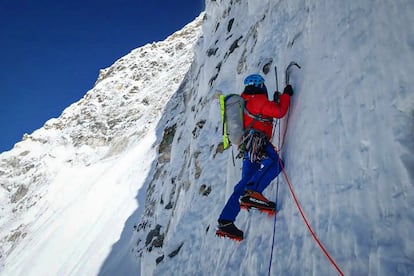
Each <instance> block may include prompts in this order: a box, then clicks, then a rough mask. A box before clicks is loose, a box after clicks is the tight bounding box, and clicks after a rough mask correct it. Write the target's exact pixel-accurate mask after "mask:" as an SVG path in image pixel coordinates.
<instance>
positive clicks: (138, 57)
mask: <svg viewBox="0 0 414 276" xmlns="http://www.w3.org/2000/svg"><path fill="white" fill-rule="evenodd" d="M201 21H202V17H200V18H198V19H196V20H195V21H194V22H192V23H191V24H189V25H188V26H186V27H185V28H183V29H182V30H181V31H178V32H176V33H175V34H173V35H171V36H170V37H168V38H167V39H166V40H165V41H162V42H158V43H152V44H148V45H145V46H143V47H141V48H138V49H136V50H134V51H132V52H131V53H130V54H128V55H126V56H125V57H123V58H121V59H119V60H118V61H116V62H115V64H114V65H112V66H111V67H109V68H107V69H105V70H101V72H100V75H99V78H98V80H97V82H96V84H95V87H94V88H93V89H91V90H90V91H89V92H88V93H87V94H86V95H85V96H84V97H83V99H81V100H80V101H79V102H77V103H74V104H73V105H71V106H70V107H68V108H67V109H66V110H65V111H64V112H63V113H62V115H61V116H60V117H59V118H56V119H51V120H49V121H47V122H46V123H45V125H44V127H42V128H41V129H39V130H37V131H35V132H34V133H32V134H30V135H25V137H24V138H23V141H22V142H20V143H17V144H16V145H15V147H14V148H13V150H11V151H9V152H5V153H3V154H1V155H0V184H1V186H0V208H1V209H0V212H1V215H0V274H1V275H68V274H72V275H94V274H97V273H99V270H100V268H101V266H102V264H103V263H104V261H105V259H106V257H107V256H108V255H109V254H110V251H111V246H112V245H113V244H114V243H115V242H116V241H117V240H118V239H119V238H120V236H121V234H122V235H124V234H123V230H124V228H125V229H128V230H129V231H128V232H126V233H127V235H128V234H129V236H130V235H131V233H132V231H133V225H134V222H135V221H136V220H138V217H139V212H140V211H141V209H142V206H140V205H143V203H144V197H145V176H146V175H147V174H148V172H149V171H150V170H151V169H152V168H151V166H152V165H153V164H152V161H153V160H154V158H155V155H156V145H157V144H158V143H159V142H157V133H156V126H157V123H158V121H159V119H160V116H161V114H162V113H163V112H166V111H165V110H164V108H165V104H166V102H167V101H168V100H169V99H170V97H171V95H172V94H173V93H174V92H175V91H176V90H177V88H178V87H179V85H180V84H181V82H182V80H183V78H184V76H185V74H186V73H187V71H188V69H189V66H190V64H191V62H192V60H193V53H194V51H193V46H194V43H195V42H196V41H197V39H198V37H199V34H200V25H201ZM140 207H141V209H139V208H140ZM137 208H138V209H137ZM129 217H131V218H129ZM126 250H127V251H126V252H125V253H128V249H126ZM130 259H131V258H130V257H129V256H128V255H127V254H126V256H125V258H123V260H124V262H123V267H124V269H133V270H135V271H136V270H139V263H138V262H137V261H136V260H132V259H131V262H129V263H128V260H130ZM126 264H128V265H126Z"/></svg>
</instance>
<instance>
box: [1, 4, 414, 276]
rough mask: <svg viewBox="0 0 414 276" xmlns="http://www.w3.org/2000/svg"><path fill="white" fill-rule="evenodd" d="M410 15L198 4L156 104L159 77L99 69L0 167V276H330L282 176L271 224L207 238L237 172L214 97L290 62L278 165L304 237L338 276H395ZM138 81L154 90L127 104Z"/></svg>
mask: <svg viewBox="0 0 414 276" xmlns="http://www.w3.org/2000/svg"><path fill="white" fill-rule="evenodd" d="M413 10H414V3H413V2H412V1H409V0H405V1H404V0H403V1H397V2H395V1H394V2H392V1H371V0H362V1H352V3H351V2H349V1H340V0H334V1H329V2H327V1H316V0H315V1H305V0H293V1H285V0H279V1H272V0H261V1H253V0H246V1H240V0H211V1H210V0H207V1H206V11H205V14H204V20H203V25H202V34H201V37H200V39H199V40H198V42H197V43H196V45H195V48H194V60H193V62H192V64H191V67H190V68H189V70H188V67H186V66H184V65H183V66H177V64H173V63H178V62H183V63H184V64H187V63H186V62H184V61H183V59H186V58H188V59H190V60H191V57H192V53H191V45H192V42H191V41H194V40H195V39H196V36H195V35H193V34H191V33H188V32H189V31H184V33H183V35H184V34H187V35H189V37H191V39H190V38H187V39H188V40H189V41H188V43H186V42H184V44H182V46H181V50H183V51H182V52H180V53H181V54H182V55H183V56H184V57H186V58H184V57H183V58H178V56H176V58H175V59H174V58H172V60H171V62H172V63H168V62H167V64H168V66H172V68H175V69H178V68H180V70H182V71H180V72H181V77H178V78H177V81H176V82H175V83H176V86H175V87H174V88H173V89H172V90H171V91H170V92H171V94H169V95H171V97H170V96H168V95H166V98H164V99H161V98H160V97H161V95H163V93H161V94H160V93H155V92H153V91H154V90H153V89H158V88H159V89H161V90H164V89H165V87H171V86H170V85H165V84H166V83H167V82H169V81H171V76H172V75H167V74H166V75H163V74H162V73H159V75H152V70H145V71H144V72H147V73H148V74H149V75H145V76H143V77H142V78H139V79H134V74H133V73H131V72H140V73H139V74H144V72H142V71H140V70H138V69H137V68H134V67H133V66H134V64H139V63H138V62H137V61H136V60H134V61H132V62H131V63H129V62H128V63H127V64H128V65H126V64H122V63H116V64H115V65H114V66H112V67H110V69H108V70H106V71H105V72H102V73H101V77H100V78H99V80H98V83H97V85H96V87H95V88H94V89H93V90H91V91H90V92H89V93H88V94H87V95H86V96H85V99H83V100H82V101H81V102H80V103H77V104H74V105H73V106H71V107H69V108H68V109H67V110H66V111H65V112H64V113H63V114H62V116H61V117H60V118H58V119H52V120H51V121H49V122H48V123H46V125H45V127H44V128H43V129H41V130H39V131H37V132H35V133H33V134H32V135H30V136H27V137H26V140H25V141H23V142H21V143H19V144H17V145H16V147H15V149H13V150H12V151H10V152H7V153H4V154H2V155H1V156H0V159H1V161H0V162H1V167H0V170H1V171H0V177H1V181H2V182H1V184H2V187H3V188H5V189H2V188H0V193H1V194H0V196H1V197H2V199H1V208H2V209H1V212H2V214H3V213H4V214H5V216H3V215H2V216H1V218H0V223H1V224H0V227H1V228H0V234H1V237H0V239H1V241H2V257H1V258H2V259H1V262H2V265H3V266H2V267H1V268H0V269H1V270H0V274H5V275H9V274H12V275H14V274H17V275H19V273H20V274H24V275H26V274H30V273H31V274H33V275H44V273H43V272H49V273H51V274H58V275H80V274H83V275H84V274H87V275H90V274H97V273H100V274H101V275H117V274H120V275H136V274H139V273H140V274H141V275H267V274H271V275H335V274H337V271H336V270H335V268H334V267H333V266H332V265H331V264H330V263H329V261H328V260H327V259H326V258H325V256H324V254H323V253H322V252H321V250H320V249H319V248H318V247H317V245H316V244H315V242H314V240H313V239H312V237H311V235H310V234H309V232H308V230H307V228H306V226H305V225H304V223H303V221H302V219H301V216H300V215H299V213H298V211H297V209H296V205H295V203H294V201H293V200H292V196H291V195H290V193H289V190H288V187H287V183H286V180H285V178H284V177H283V176H279V189H278V191H279V192H278V194H277V204H278V209H279V212H278V215H277V217H276V221H275V220H274V219H273V218H269V217H267V216H266V215H262V214H260V213H257V212H250V213H247V212H244V211H242V212H241V213H240V215H239V216H238V218H237V221H236V225H238V226H239V227H240V228H241V229H243V230H244V232H245V240H244V241H243V242H241V243H235V242H234V241H230V240H227V239H219V238H217V237H216V236H215V227H216V220H217V217H218V215H219V214H220V211H221V208H222V207H223V205H224V203H225V201H226V200H227V197H228V196H229V195H230V193H231V192H232V189H233V186H234V184H235V183H236V182H237V181H238V179H239V177H240V160H238V159H236V160H235V164H234V165H233V161H232V154H231V151H224V152H223V151H222V146H221V123H220V116H219V106H218V102H217V100H216V99H215V92H216V90H221V91H223V92H224V93H239V92H240V91H241V90H242V88H243V87H242V83H243V78H244V77H245V76H246V75H247V74H250V73H261V74H262V75H263V76H264V77H265V79H266V81H267V87H268V89H269V90H270V91H272V89H274V88H275V76H274V71H273V70H274V66H276V65H277V66H278V69H279V70H278V71H279V87H280V88H281V87H282V85H283V82H282V80H283V78H284V72H283V69H284V67H285V66H286V65H287V64H288V63H289V62H290V61H291V60H295V61H296V62H298V63H299V64H300V65H301V66H302V69H301V70H295V71H293V74H292V76H291V81H292V84H293V86H294V89H295V95H294V96H293V99H292V105H291V110H290V116H289V126H288V129H287V133H286V138H285V142H284V147H283V158H284V162H285V165H286V172H287V174H288V176H289V178H290V180H291V183H292V184H293V187H294V189H295V192H296V196H297V198H298V199H299V201H300V203H301V206H302V208H303V210H304V212H305V214H306V215H307V217H308V219H309V222H310V224H311V226H312V228H313V229H314V231H315V233H316V234H317V235H318V237H319V239H320V240H321V242H322V243H323V244H324V245H325V247H326V248H327V250H328V251H329V253H330V254H331V256H332V258H333V259H334V260H335V261H336V263H337V264H338V266H339V267H340V269H341V270H342V271H343V272H344V273H345V274H346V275H413V274H414V250H413V248H414V238H413V237H412V235H411V233H410V232H411V231H412V229H414V215H413V212H412V208H413V206H414V191H413V183H414V157H413V156H414V155H413V153H414V139H413V134H414V93H413V92H412V87H414V78H413V77H412V76H411V75H412V72H414V70H413V69H414V17H413V16H412V11H413ZM194 24H197V23H194ZM156 45H158V44H156ZM146 47H148V48H147V50H148V51H149V49H150V48H152V47H154V46H153V45H152V46H151V45H147V46H146ZM177 47H178V46H177ZM177 47H174V48H177ZM183 47H184V48H183ZM186 47H188V48H186ZM178 48H180V47H178ZM143 49H145V47H144V48H140V49H138V50H137V52H135V53H137V55H138V56H137V57H136V58H138V57H142V58H143V60H142V62H146V58H148V57H153V56H154V55H152V54H151V52H148V55H147V57H145V56H144V54H143V53H144V52H145V50H143ZM138 52H139V53H138ZM133 53H134V52H133ZM161 56H164V55H161ZM122 60H123V61H124V62H127V60H128V58H127V57H125V58H123V59H121V60H120V61H122ZM158 61H159V60H158V59H157V62H158ZM160 64H161V63H160ZM130 66H132V67H130ZM137 66H138V68H139V67H140V66H139V65H137ZM164 67H165V66H163V65H162V68H164ZM175 69H171V70H175ZM135 70H136V71H135ZM187 70H188V71H187ZM128 72H129V73H131V74H129V73H128ZM162 72H165V71H162ZM184 74H185V76H184ZM161 76H165V78H161ZM174 76H175V75H174ZM116 80H120V81H116ZM145 80H146V81H145ZM131 83H132V84H131ZM138 83H142V84H143V85H144V84H145V85H148V84H151V85H152V84H153V85H154V86H151V85H149V87H147V86H143V87H142V89H138V91H141V90H142V93H141V92H140V93H134V92H132V91H135V90H134V89H133V87H134V86H135V85H138ZM178 85H179V87H178ZM177 87H178V89H176V88H177ZM147 88H148V89H147ZM116 90H118V91H120V92H119V93H116V92H115V91H116ZM93 91H96V92H93ZM144 91H145V92H144ZM157 91H160V90H157ZM125 97H126V98H125ZM129 97H131V98H129ZM129 101H132V102H129ZM84 102H86V103H88V106H87V107H86V106H85V105H84V104H82V103H84ZM83 107H84V108H83ZM141 108H144V109H145V110H146V112H141ZM148 109H149V110H151V111H149V110H148ZM68 110H69V111H70V112H69V113H68ZM149 112H153V113H154V114H156V115H155V116H149V115H148V114H149ZM65 114H66V115H65ZM105 114H107V115H105ZM158 115H159V116H158ZM65 118H68V119H65ZM140 118H142V121H139V120H140ZM151 119H152V120H151ZM113 120H114V121H113ZM278 123H280V124H281V125H282V129H283V126H285V125H286V120H281V122H278ZM111 126H112V127H111ZM69 130H70V131H69ZM67 131H69V132H67ZM46 133H47V134H46ZM273 142H274V144H275V145H278V144H280V143H281V141H279V139H278V135H277V134H276V135H275V138H274V141H273ZM32 164H36V166H35V167H33V165H32ZM3 183H6V184H4V185H3ZM19 184H23V185H19ZM276 184H277V181H274V183H273V185H271V186H270V187H269V188H268V189H267V190H266V191H265V195H266V196H267V197H269V198H270V199H276V190H277V189H276ZM19 187H21V188H19ZM9 198H10V199H9ZM4 199H6V200H7V201H5V200H4ZM144 201H145V205H144ZM30 206H31V207H30ZM274 226H275V232H274V233H275V234H274V243H273V242H272V241H273V228H274ZM67 228H69V229H67ZM111 246H112V247H111ZM130 253H131V254H130ZM52 256H53V257H52ZM47 260H49V261H48V262H46V261H47ZM51 260H53V261H51ZM51 262H53V264H54V265H51ZM48 266H51V267H48ZM42 273H43V274H42Z"/></svg>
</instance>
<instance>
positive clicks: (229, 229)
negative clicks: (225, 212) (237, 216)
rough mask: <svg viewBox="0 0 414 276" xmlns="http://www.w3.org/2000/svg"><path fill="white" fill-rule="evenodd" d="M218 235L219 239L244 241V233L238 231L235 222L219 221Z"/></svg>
mask: <svg viewBox="0 0 414 276" xmlns="http://www.w3.org/2000/svg"><path fill="white" fill-rule="evenodd" d="M216 235H217V236H219V237H228V238H229V239H232V240H236V241H242V240H243V231H241V230H240V229H238V228H237V227H236V225H234V222H232V221H229V220H224V219H219V220H218V229H217V231H216Z"/></svg>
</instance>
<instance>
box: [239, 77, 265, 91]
mask: <svg viewBox="0 0 414 276" xmlns="http://www.w3.org/2000/svg"><path fill="white" fill-rule="evenodd" d="M264 82H265V80H264V78H263V77H262V76H260V75H259V74H253V75H249V76H247V77H246V78H245V79H244V86H249V85H253V86H255V87H259V88H263V86H264Z"/></svg>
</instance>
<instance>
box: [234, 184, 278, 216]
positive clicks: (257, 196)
mask: <svg viewBox="0 0 414 276" xmlns="http://www.w3.org/2000/svg"><path fill="white" fill-rule="evenodd" d="M240 208H242V209H250V208H255V209H258V210H260V211H262V212H265V213H267V214H269V215H274V214H275V213H276V204H275V203H274V202H273V201H270V200H268V199H267V198H265V197H264V196H263V195H262V194H261V193H259V192H255V191H252V190H246V192H245V194H244V195H243V196H242V197H241V198H240Z"/></svg>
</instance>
